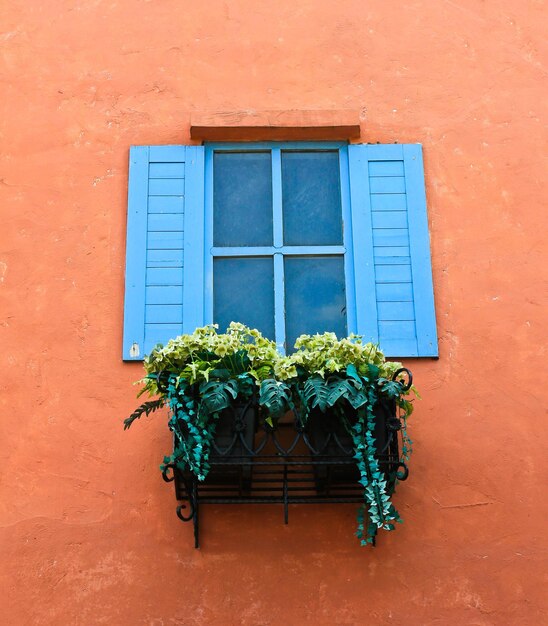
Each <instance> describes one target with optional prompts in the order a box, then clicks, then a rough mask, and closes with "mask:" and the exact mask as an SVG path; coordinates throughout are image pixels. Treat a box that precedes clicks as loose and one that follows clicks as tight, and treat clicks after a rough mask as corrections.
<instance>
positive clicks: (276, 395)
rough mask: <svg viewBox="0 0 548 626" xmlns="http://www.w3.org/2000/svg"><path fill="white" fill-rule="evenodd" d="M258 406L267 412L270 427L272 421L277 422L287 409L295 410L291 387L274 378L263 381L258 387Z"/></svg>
mask: <svg viewBox="0 0 548 626" xmlns="http://www.w3.org/2000/svg"><path fill="white" fill-rule="evenodd" d="M259 404H260V405H261V406H264V407H265V409H266V410H267V411H268V414H269V417H270V425H271V426H272V425H273V423H272V420H278V419H279V418H280V417H281V416H282V415H283V414H284V413H286V412H287V411H288V410H289V409H292V408H295V405H294V403H293V398H292V394H291V387H290V386H289V385H287V384H286V383H284V382H282V381H280V380H275V379H274V378H267V379H266V380H263V381H262V382H261V387H260V393H259Z"/></svg>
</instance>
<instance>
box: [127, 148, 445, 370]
mask: <svg viewBox="0 0 548 626" xmlns="http://www.w3.org/2000/svg"><path fill="white" fill-rule="evenodd" d="M233 315H234V316H237V317H240V318H242V319H241V321H244V322H247V323H249V324H250V325H252V326H257V327H259V328H261V329H262V330H263V331H264V332H265V333H266V334H267V335H269V336H272V337H273V338H275V339H276V341H277V343H278V345H279V346H280V348H281V349H283V347H284V344H285V345H287V347H288V348H289V349H291V346H292V343H293V341H294V339H295V337H296V336H297V335H298V334H300V333H301V332H315V331H321V330H334V331H335V332H337V333H338V334H346V333H351V332H355V333H357V334H360V335H363V336H364V337H365V338H366V339H367V340H371V341H374V342H378V343H379V344H380V346H381V348H382V349H383V350H384V352H385V354H386V355H387V356H392V357H406V356H437V337H436V323H435V312H434V300H433V288H432V274H431V265H430V249H429V234H428V221H427V214H426V198H425V191H424V174H423V164H422V149H421V146H420V145H419V144H406V145H398V144H391V145H366V144H353V145H347V144H346V143H341V142H339V143H337V142H317V143H306V142H297V143H277V142H266V143H254V144H245V143H235V144H229V143H223V144H210V145H207V146H205V147H204V146H137V147H133V148H131V151H130V177H129V186H128V236H127V251H126V297H125V313H124V340H123V342H124V346H123V358H124V359H127V360H135V359H141V358H143V355H144V354H146V353H148V352H149V351H150V350H151V349H152V347H153V346H154V345H155V344H156V343H158V342H160V343H165V342H167V341H168V340H169V339H170V338H171V337H174V336H176V335H178V334H180V333H181V332H192V331H193V330H194V328H196V327H197V326H202V325H204V324H207V323H211V322H213V321H214V320H216V319H217V320H219V321H221V322H222V323H225V322H226V321H228V320H229V319H231V317H232V316H233Z"/></svg>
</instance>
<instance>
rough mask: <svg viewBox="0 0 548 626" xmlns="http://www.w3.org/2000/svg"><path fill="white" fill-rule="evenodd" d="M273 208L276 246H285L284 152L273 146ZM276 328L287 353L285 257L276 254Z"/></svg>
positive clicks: (277, 342) (277, 335)
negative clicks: (283, 204)
mask: <svg viewBox="0 0 548 626" xmlns="http://www.w3.org/2000/svg"><path fill="white" fill-rule="evenodd" d="M272 210H273V212H274V215H273V237H274V248H281V247H282V246H283V243H284V241H283V237H284V236H283V208H282V153H281V150H280V148H272ZM274 328H275V332H276V345H277V347H278V350H280V352H282V353H283V354H285V293H284V257H283V254H281V252H277V253H275V254H274Z"/></svg>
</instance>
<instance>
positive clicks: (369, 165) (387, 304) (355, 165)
mask: <svg viewBox="0 0 548 626" xmlns="http://www.w3.org/2000/svg"><path fill="white" fill-rule="evenodd" d="M348 155H349V170H350V198H351V210H352V236H353V248H354V273H355V280H356V316H357V332H358V334H361V335H364V336H365V337H367V338H368V339H370V340H372V341H374V342H378V343H379V344H380V347H381V349H382V350H383V351H384V353H385V354H386V355H387V356H393V357H404V356H437V355H438V343H437V335H436V318H435V312H434V294H433V288H432V270H431V261H430V241H429V236H428V220H427V215H426V196H425V192H424V172H423V164H422V150H421V146H420V145H419V144H409V145H398V144H391V145H351V146H349V147H348Z"/></svg>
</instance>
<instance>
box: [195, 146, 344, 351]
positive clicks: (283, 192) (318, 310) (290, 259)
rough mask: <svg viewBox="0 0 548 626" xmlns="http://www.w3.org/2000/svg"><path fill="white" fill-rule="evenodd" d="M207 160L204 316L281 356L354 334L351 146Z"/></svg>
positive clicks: (269, 149) (211, 151)
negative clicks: (326, 335) (258, 338)
mask: <svg viewBox="0 0 548 626" xmlns="http://www.w3.org/2000/svg"><path fill="white" fill-rule="evenodd" d="M205 163H206V210H205V240H206V250H209V251H210V254H207V255H206V270H205V271H206V280H205V285H206V290H205V317H206V319H207V320H212V321H213V322H218V323H219V325H220V327H221V328H225V327H226V326H227V324H228V323H229V322H230V321H231V320H233V319H235V320H239V321H242V322H244V323H246V324H248V325H250V326H252V327H257V328H259V330H261V331H262V332H264V334H265V335H267V336H269V337H270V338H272V339H275V340H276V343H277V345H278V348H279V349H280V350H282V351H283V350H291V349H292V347H293V344H294V343H295V340H296V338H297V337H298V335H300V334H302V333H304V332H307V333H315V332H324V331H333V332H336V333H337V335H339V336H345V335H347V334H348V333H349V332H356V323H355V316H354V314H353V313H354V311H355V301H354V277H353V263H352V240H351V232H350V229H349V228H348V225H349V224H350V223H351V217H350V203H349V189H348V147H347V145H346V144H343V143H331V142H329V143H325V142H321V143H305V142H299V143H294V144H290V143H272V142H271V143H257V144H245V145H242V144H211V145H207V146H206V151H205ZM342 181H344V185H343V182H342Z"/></svg>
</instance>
